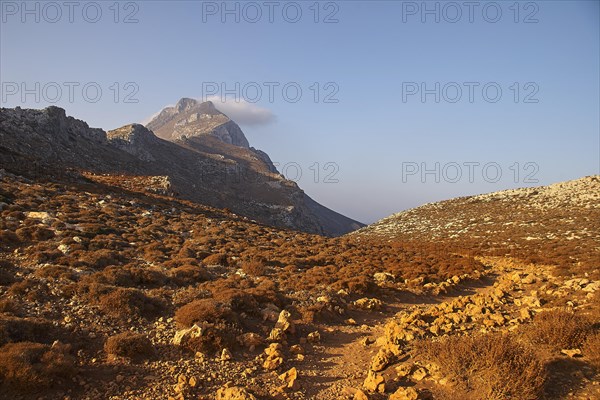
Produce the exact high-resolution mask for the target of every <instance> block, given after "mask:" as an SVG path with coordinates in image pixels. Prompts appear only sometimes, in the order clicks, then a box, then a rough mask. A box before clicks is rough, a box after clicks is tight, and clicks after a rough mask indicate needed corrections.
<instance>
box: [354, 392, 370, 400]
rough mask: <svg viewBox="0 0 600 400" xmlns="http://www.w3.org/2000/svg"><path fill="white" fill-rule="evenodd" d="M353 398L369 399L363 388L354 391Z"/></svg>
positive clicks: (356, 399) (355, 399)
mask: <svg viewBox="0 0 600 400" xmlns="http://www.w3.org/2000/svg"><path fill="white" fill-rule="evenodd" d="M353 400H369V398H368V397H367V395H366V394H365V392H363V391H362V390H357V391H356V392H355V393H354V397H353Z"/></svg>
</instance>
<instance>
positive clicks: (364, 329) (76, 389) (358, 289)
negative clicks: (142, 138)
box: [0, 171, 600, 400]
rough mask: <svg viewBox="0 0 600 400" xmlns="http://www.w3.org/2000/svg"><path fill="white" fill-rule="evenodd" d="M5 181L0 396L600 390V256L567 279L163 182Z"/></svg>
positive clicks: (519, 394) (479, 250)
mask: <svg viewBox="0 0 600 400" xmlns="http://www.w3.org/2000/svg"><path fill="white" fill-rule="evenodd" d="M0 182H1V186H0V188H1V190H0V215H1V217H2V219H1V225H0V246H1V249H0V251H1V252H0V346H2V348H1V349H0V382H1V383H0V384H1V386H2V388H1V390H0V393H1V394H0V397H2V396H4V398H10V399H19V398H23V399H29V398H34V399H55V398H70V399H76V398H77V399H103V398H110V399H144V398H145V399H156V398H173V399H220V400H226V399H228V400H233V399H242V400H248V399H270V398H276V399H298V400H299V399H331V400H333V399H365V398H367V399H392V400H399V399H417V398H422V399H425V398H434V399H444V398H446V399H456V398H473V399H490V398H498V399H500V398H514V399H531V398H543V396H546V397H547V398H573V397H572V396H575V398H582V399H583V398H589V399H591V398H595V397H594V396H597V395H598V394H599V392H598V389H599V385H598V382H599V380H598V375H597V368H598V367H599V365H598V360H599V357H600V344H599V338H600V335H599V333H598V323H600V320H598V315H600V313H599V312H598V311H599V310H600V308H599V304H600V298H599V295H598V293H599V288H600V280H599V278H600V277H599V274H598V266H597V265H596V266H594V264H593V260H594V259H595V260H596V261H597V260H598V258H595V254H597V253H592V254H586V253H581V252H580V250H579V248H576V249H573V250H570V253H569V257H570V260H571V261H570V263H569V265H568V267H569V268H570V269H565V267H564V266H563V265H562V264H556V263H552V262H547V261H551V260H546V259H543V260H542V261H536V260H533V261H532V260H525V259H521V258H519V257H517V255H518V254H520V253H524V252H526V251H531V250H532V249H535V248H536V247H535V246H530V244H531V243H536V242H534V241H532V240H519V241H515V242H514V244H513V243H511V246H512V247H510V246H509V247H508V248H509V249H512V250H515V249H516V250H518V251H513V252H512V253H511V254H512V255H511V256H509V255H507V254H502V255H499V254H487V252H485V251H484V247H482V246H480V245H479V244H478V245H477V246H475V245H472V243H475V242H477V241H467V240H466V239H462V240H461V241H452V240H448V241H446V240H443V239H441V238H440V237H439V236H438V237H435V238H434V239H435V240H432V239H433V237H431V238H429V237H428V236H427V235H426V232H427V230H426V229H423V230H422V236H416V235H414V232H413V234H412V235H411V236H412V238H411V240H407V238H406V237H404V238H402V239H398V238H396V239H394V238H391V237H387V238H386V240H382V237H381V236H377V235H375V236H370V235H367V234H365V233H364V231H363V232H362V234H360V235H349V236H345V237H341V238H325V237H322V236H318V235H310V234H305V233H299V232H296V231H291V230H281V229H277V228H272V227H268V226H266V225H261V224H259V223H256V222H253V221H251V220H249V219H247V218H245V217H241V216H238V215H235V214H233V213H231V212H230V211H228V210H221V209H215V208H210V207H206V206H202V205H199V204H197V203H193V202H190V201H186V200H181V199H177V198H173V197H172V196H171V195H170V193H169V190H170V188H169V187H168V184H167V183H166V182H165V181H164V179H162V178H161V177H160V176H155V177H148V176H134V175H120V176H117V175H114V174H94V173H89V172H86V173H85V174H83V175H79V174H77V173H75V172H70V173H67V174H62V175H57V176H54V177H52V178H47V179H40V178H39V177H29V178H26V177H23V176H19V175H13V174H11V173H8V172H6V171H2V172H1V173H0ZM593 194H594V192H593V191H590V193H589V195H590V196H593ZM492 197H493V196H492ZM583 197H585V196H583ZM566 198H569V199H570V198H572V197H571V196H570V195H569V196H566ZM457 201H462V200H457ZM442 204H443V203H442ZM519 204H520V203H519ZM561 204H562V203H561ZM591 204H592V205H593V202H592V203H591ZM428 207H431V206H428ZM557 208H560V207H557ZM435 209H436V210H437V212H438V213H439V215H438V217H437V218H436V219H434V218H432V219H431V220H429V221H426V220H424V221H423V222H422V223H423V224H430V225H431V229H432V230H433V224H434V222H435V221H440V220H441V215H442V214H443V212H444V206H443V205H441V206H436V208H435ZM480 210H483V209H480ZM574 210H575V211H574ZM586 210H587V211H586ZM597 210H598V209H597V208H595V207H590V208H586V207H583V208H578V209H572V210H571V213H570V218H572V219H576V220H577V221H579V223H580V225H579V226H578V230H577V231H574V232H573V234H574V235H576V236H577V237H578V238H584V237H587V238H588V239H586V240H583V239H574V240H562V241H558V243H569V244H573V243H574V244H580V243H585V242H587V241H589V242H593V241H594V240H595V236H594V234H593V233H594V229H595V224H596V221H597V220H595V219H593V218H592V217H593V213H595V212H597ZM492 211H493V212H494V213H495V214H496V215H495V218H497V219H499V220H500V218H501V217H500V216H499V215H497V214H498V213H499V210H498V209H497V208H496V209H494V210H489V211H485V212H490V213H491V212H492ZM588 211H589V214H588V213H587V212H588ZM456 212H457V210H456V209H452V208H450V212H449V213H448V215H456ZM464 212H465V213H466V214H467V215H469V218H475V219H479V217H480V216H478V215H476V214H474V213H475V211H473V210H471V211H468V210H464ZM578 213H582V214H584V215H576V214H578ZM539 215H541V214H539ZM507 218H508V217H507ZM484 223H485V221H484ZM476 225H477V224H476V223H475V222H473V223H472V226H473V227H475V226H476ZM545 226H546V230H547V232H550V231H551V230H552V229H553V228H552V227H551V226H548V225H545ZM477 229H483V230H486V229H488V228H487V227H486V225H484V227H483V228H477ZM585 232H590V233H591V235H589V237H588V236H584V233H585ZM596 234H597V231H596ZM492 236H494V237H495V236H497V235H496V234H494V235H492ZM492 239H493V240H496V239H495V238H490V239H489V240H492ZM557 240H558V239H557ZM459 245H460V246H459ZM461 246H462V247H461ZM526 246H530V247H526ZM586 246H591V245H587V244H586ZM497 247H498V246H496V250H494V252H495V253H498V251H497V250H498V249H497ZM586 248H587V249H591V250H593V249H592V248H591V247H586ZM595 251H598V249H596V250H595ZM519 252H520V253H519ZM557 265H558V267H559V268H557ZM573 265H576V266H577V268H572V267H573ZM457 338H459V339H457ZM465 365H468V366H469V367H468V368H464V367H463V366H465Z"/></svg>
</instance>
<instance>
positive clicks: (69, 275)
mask: <svg viewBox="0 0 600 400" xmlns="http://www.w3.org/2000/svg"><path fill="white" fill-rule="evenodd" d="M35 275H36V276H38V277H40V278H46V279H52V280H71V281H74V280H76V279H77V274H76V273H75V271H73V270H72V269H71V268H69V267H65V266H63V265H44V266H43V267H42V268H40V269H39V270H37V271H36V273H35Z"/></svg>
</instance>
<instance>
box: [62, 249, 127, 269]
mask: <svg viewBox="0 0 600 400" xmlns="http://www.w3.org/2000/svg"><path fill="white" fill-rule="evenodd" d="M76 253H77V254H76ZM73 256H74V257H77V258H79V260H80V261H82V262H83V263H84V264H85V265H87V266H88V267H90V268H93V269H103V268H106V267H108V266H110V265H118V264H120V263H121V262H122V261H124V259H123V257H122V256H121V255H119V253H118V252H116V251H113V250H106V249H103V250H96V251H76V252H73Z"/></svg>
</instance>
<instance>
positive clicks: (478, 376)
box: [416, 333, 547, 400]
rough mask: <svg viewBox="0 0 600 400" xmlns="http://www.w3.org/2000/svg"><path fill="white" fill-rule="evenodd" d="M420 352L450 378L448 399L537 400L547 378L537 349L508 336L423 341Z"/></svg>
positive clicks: (420, 343) (446, 394)
mask: <svg viewBox="0 0 600 400" xmlns="http://www.w3.org/2000/svg"><path fill="white" fill-rule="evenodd" d="M416 352H417V354H419V355H420V357H423V358H424V359H425V360H427V361H428V362H433V363H434V364H436V365H437V366H438V367H439V368H440V372H441V374H442V375H444V376H445V377H447V378H449V380H450V383H451V388H450V392H451V393H452V394H451V395H448V391H447V390H446V391H445V393H442V396H444V394H445V396H447V397H444V398H452V399H455V398H467V399H469V398H477V399H489V400H504V399H513V400H529V399H537V398H540V396H541V395H542V391H543V388H544V384H545V382H546V379H547V371H546V369H545V367H544V365H543V363H542V362H541V361H540V360H539V359H538V357H537V356H536V354H535V352H534V351H533V349H532V348H530V347H529V346H527V345H525V344H523V343H520V342H519V341H518V340H516V338H515V337H512V336H509V335H506V334H501V333H496V334H487V335H476V336H472V337H456V336H455V337H450V338H446V339H443V340H441V341H431V340H423V341H420V342H418V343H417V344H416ZM441 391H442V392H444V389H441Z"/></svg>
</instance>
